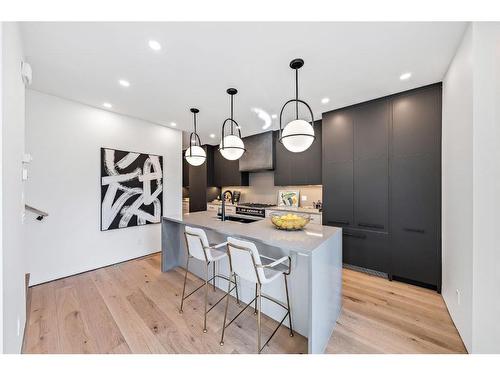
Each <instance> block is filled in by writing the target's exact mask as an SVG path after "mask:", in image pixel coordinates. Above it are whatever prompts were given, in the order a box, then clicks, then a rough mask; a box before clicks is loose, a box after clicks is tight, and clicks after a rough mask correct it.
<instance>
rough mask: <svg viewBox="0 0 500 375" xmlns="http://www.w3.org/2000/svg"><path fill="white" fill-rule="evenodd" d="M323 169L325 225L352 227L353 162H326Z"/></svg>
mask: <svg viewBox="0 0 500 375" xmlns="http://www.w3.org/2000/svg"><path fill="white" fill-rule="evenodd" d="M323 169H324V174H323V179H324V185H323V219H324V220H323V223H324V224H326V225H334V226H344V225H352V223H353V162H352V161H346V162H339V163H333V162H329V163H326V162H324V165H323Z"/></svg>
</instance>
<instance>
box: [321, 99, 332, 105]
mask: <svg viewBox="0 0 500 375" xmlns="http://www.w3.org/2000/svg"><path fill="white" fill-rule="evenodd" d="M329 102H330V98H323V99H321V104H327V103H329Z"/></svg>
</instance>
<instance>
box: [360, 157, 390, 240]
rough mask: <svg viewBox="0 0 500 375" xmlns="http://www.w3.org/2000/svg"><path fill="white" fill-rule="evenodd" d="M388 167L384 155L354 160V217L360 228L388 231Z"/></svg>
mask: <svg viewBox="0 0 500 375" xmlns="http://www.w3.org/2000/svg"><path fill="white" fill-rule="evenodd" d="M388 168H389V167H388V160H387V159H386V158H385V157H382V158H379V159H368V160H356V161H355V162H354V218H355V224H356V225H357V226H358V227H360V228H364V229H370V230H376V231H384V232H387V231H388V200H389V171H388Z"/></svg>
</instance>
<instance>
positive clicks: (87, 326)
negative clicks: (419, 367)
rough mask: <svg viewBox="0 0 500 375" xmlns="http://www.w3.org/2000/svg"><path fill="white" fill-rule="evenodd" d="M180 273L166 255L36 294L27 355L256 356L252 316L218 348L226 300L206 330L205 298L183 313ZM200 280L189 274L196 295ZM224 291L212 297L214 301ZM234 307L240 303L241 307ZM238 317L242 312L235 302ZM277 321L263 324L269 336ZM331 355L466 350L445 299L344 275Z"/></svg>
mask: <svg viewBox="0 0 500 375" xmlns="http://www.w3.org/2000/svg"><path fill="white" fill-rule="evenodd" d="M183 277H184V271H183V270H182V269H181V268H178V269H176V270H173V271H171V272H167V273H162V272H161V271H160V254H153V255H151V256H147V257H144V258H140V259H135V260H131V261H129V262H124V263H120V264H117V265H113V266H109V267H106V268H101V269H98V270H95V271H90V272H86V273H83V274H80V275H76V276H71V277H67V278H65V279H60V280H56V281H52V282H49V283H46V284H42V285H38V286H34V287H32V288H31V308H30V318H29V322H28V324H27V330H26V333H25V342H24V353H255V347H256V322H255V316H254V315H253V310H252V309H250V308H249V309H247V311H245V312H244V313H243V314H242V315H241V316H240V318H239V319H238V320H237V321H236V322H235V323H233V325H231V326H230V327H229V328H228V329H227V330H226V338H225V340H224V342H225V344H224V346H222V347H221V346H220V345H219V340H220V330H221V325H222V318H223V313H224V303H220V304H219V305H218V306H216V307H215V308H214V310H212V312H211V313H210V314H209V315H208V321H207V325H208V333H206V334H204V333H203V332H202V324H203V292H200V293H195V294H194V295H193V296H192V297H190V298H189V299H187V300H186V301H185V307H184V313H183V314H182V315H181V314H179V312H178V310H179V299H180V295H179V294H180V292H181V288H182V283H183ZM200 282H201V280H200V279H199V278H197V277H196V276H194V275H192V274H188V287H187V288H188V290H192V288H194V287H195V286H196V285H199V284H200ZM222 295H223V292H222V291H220V290H217V291H216V292H212V291H210V293H209V302H210V303H215V302H216V301H217V300H218V298H220V297H221V296H222ZM232 302H234V301H232ZM230 306H231V308H230V311H229V317H232V316H235V315H236V314H237V313H238V311H239V309H240V307H238V306H236V303H231V304H230ZM276 324H277V323H276V322H275V321H273V320H271V319H270V318H267V317H265V316H264V318H263V337H264V338H266V337H268V335H270V334H271V332H272V331H273V329H274V327H275V325H276ZM306 351H307V340H306V338H305V337H303V336H301V335H299V334H296V335H295V336H294V337H293V338H291V337H289V336H288V329H287V328H286V327H281V328H280V329H279V330H278V332H277V333H276V336H275V337H274V338H273V339H272V340H271V342H270V343H269V345H268V346H267V347H266V348H265V349H264V350H263V353H305V352H306ZM326 352H327V353H465V352H466V351H465V348H464V346H463V343H462V341H461V340H460V336H459V335H458V332H457V330H456V328H455V326H454V325H453V322H452V320H451V318H450V316H449V314H448V311H447V309H446V306H445V304H444V302H443V299H442V297H441V296H440V295H439V294H437V293H436V292H433V291H430V290H426V289H422V288H419V287H416V286H412V285H407V284H403V283H399V282H395V281H393V282H389V281H388V280H384V279H381V278H378V277H375V276H370V275H366V274H363V273H359V272H356V271H352V270H344V272H343V307H342V313H341V316H340V318H339V320H338V322H337V327H336V329H335V331H334V333H333V335H332V337H331V339H330V342H329V344H328V347H327V350H326Z"/></svg>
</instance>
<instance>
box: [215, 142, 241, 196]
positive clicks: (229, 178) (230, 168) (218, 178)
mask: <svg viewBox="0 0 500 375" xmlns="http://www.w3.org/2000/svg"><path fill="white" fill-rule="evenodd" d="M213 153H214V186H248V172H240V168H239V160H227V159H226V158H224V157H223V156H222V154H221V153H220V151H219V149H218V147H214V150H213Z"/></svg>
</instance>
